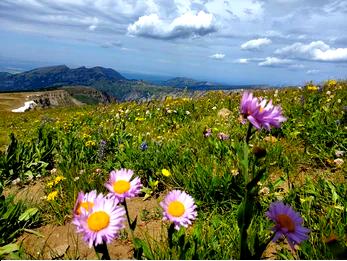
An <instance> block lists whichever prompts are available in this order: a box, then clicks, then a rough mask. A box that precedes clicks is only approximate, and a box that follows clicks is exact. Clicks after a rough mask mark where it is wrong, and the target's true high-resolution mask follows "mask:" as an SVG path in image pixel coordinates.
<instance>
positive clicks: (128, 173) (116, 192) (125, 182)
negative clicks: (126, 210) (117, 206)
mask: <svg viewBox="0 0 347 261" xmlns="http://www.w3.org/2000/svg"><path fill="white" fill-rule="evenodd" d="M133 175H134V172H133V171H132V170H131V169H120V170H117V171H114V170H113V171H111V173H110V178H109V180H108V182H107V183H106V184H105V187H106V188H107V189H108V190H109V191H110V192H111V194H112V195H113V196H114V197H116V198H117V199H118V200H119V201H120V202H123V201H124V199H125V198H133V197H135V196H136V195H137V194H139V193H140V190H141V188H142V184H141V181H140V178H138V177H135V178H134V179H133V180H131V178H132V176H133ZM130 180H131V181H130Z"/></svg>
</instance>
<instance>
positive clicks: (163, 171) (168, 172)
mask: <svg viewBox="0 0 347 261" xmlns="http://www.w3.org/2000/svg"><path fill="white" fill-rule="evenodd" d="M161 174H163V175H164V176H165V177H169V176H171V172H170V171H168V170H167V169H162V170H161Z"/></svg>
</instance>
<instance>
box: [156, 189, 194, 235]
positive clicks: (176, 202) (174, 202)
mask: <svg viewBox="0 0 347 261" xmlns="http://www.w3.org/2000/svg"><path fill="white" fill-rule="evenodd" d="M160 206H161V207H162V208H163V209H164V212H163V215H164V217H163V220H169V221H171V222H173V223H174V224H175V229H176V230H179V229H180V227H181V226H183V227H188V225H191V224H192V220H195V219H196V216H197V212H196V210H195V209H196V205H195V203H194V199H193V198H192V197H191V196H190V195H188V194H187V193H185V192H183V191H180V190H173V191H171V192H169V193H168V194H167V196H166V197H165V199H164V200H163V201H162V202H160Z"/></svg>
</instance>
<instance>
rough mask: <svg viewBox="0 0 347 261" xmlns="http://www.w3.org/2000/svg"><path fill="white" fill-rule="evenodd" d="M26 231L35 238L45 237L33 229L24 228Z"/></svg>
mask: <svg viewBox="0 0 347 261" xmlns="http://www.w3.org/2000/svg"><path fill="white" fill-rule="evenodd" d="M24 231H25V232H27V233H30V234H33V235H35V236H38V237H45V236H44V235H42V234H41V233H39V232H37V231H35V230H32V229H28V228H24Z"/></svg>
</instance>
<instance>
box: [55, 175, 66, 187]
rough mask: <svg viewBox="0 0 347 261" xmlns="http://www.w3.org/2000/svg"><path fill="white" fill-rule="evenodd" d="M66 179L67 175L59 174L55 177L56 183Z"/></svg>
mask: <svg viewBox="0 0 347 261" xmlns="http://www.w3.org/2000/svg"><path fill="white" fill-rule="evenodd" d="M64 179H66V178H65V177H63V176H57V177H56V178H55V179H54V185H57V184H58V183H59V182H60V181H62V180H64Z"/></svg>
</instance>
